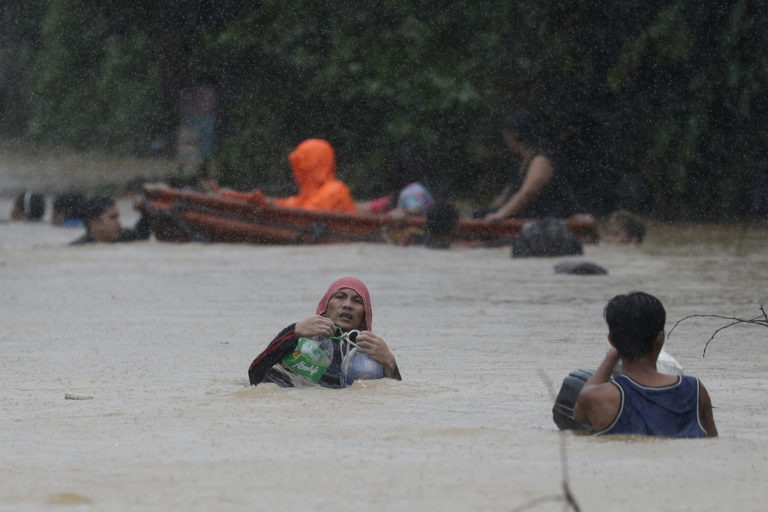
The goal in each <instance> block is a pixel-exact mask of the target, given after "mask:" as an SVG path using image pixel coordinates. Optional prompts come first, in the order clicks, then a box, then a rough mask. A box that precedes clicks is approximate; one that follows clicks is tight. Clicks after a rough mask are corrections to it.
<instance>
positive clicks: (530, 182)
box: [485, 155, 554, 222]
mask: <svg viewBox="0 0 768 512" xmlns="http://www.w3.org/2000/svg"><path fill="white" fill-rule="evenodd" d="M553 175H554V168H553V166H552V161H551V160H550V159H549V158H547V157H546V156H544V155H537V156H536V157H534V159H533V160H532V161H531V163H530V165H529V166H528V171H527V172H526V173H525V179H524V180H523V184H522V185H520V188H519V189H518V190H517V192H515V193H514V194H512V197H510V198H509V199H508V200H507V201H506V202H505V203H504V204H503V205H502V206H501V207H500V208H499V209H498V210H497V211H495V212H494V213H490V214H488V215H487V216H486V217H485V220H486V221H488V222H497V221H500V220H502V219H505V218H507V217H510V216H512V215H516V214H518V213H520V212H521V211H523V209H524V208H525V207H526V206H527V205H528V203H530V202H531V201H533V200H534V199H535V198H536V197H537V196H538V195H539V194H540V193H541V191H542V190H544V187H545V186H546V185H547V183H549V180H551V179H552V176H553Z"/></svg>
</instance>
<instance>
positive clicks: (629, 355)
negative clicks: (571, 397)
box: [573, 292, 717, 438]
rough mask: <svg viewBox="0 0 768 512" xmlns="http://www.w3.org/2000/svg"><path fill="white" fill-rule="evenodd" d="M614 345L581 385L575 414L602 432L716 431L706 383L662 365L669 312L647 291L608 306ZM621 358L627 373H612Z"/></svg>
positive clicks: (692, 433)
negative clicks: (658, 366) (659, 364)
mask: <svg viewBox="0 0 768 512" xmlns="http://www.w3.org/2000/svg"><path fill="white" fill-rule="evenodd" d="M604 315H605V321H606V322H607V323H608V341H609V342H610V344H611V348H610V350H608V353H607V354H606V356H605V359H604V360H603V362H602V363H601V364H600V367H599V368H598V369H597V371H595V373H594V374H593V375H592V376H591V377H590V378H589V380H587V382H586V383H585V384H584V387H583V388H582V389H581V392H580V393H579V396H578V398H577V399H576V406H575V408H574V410H573V415H574V418H575V419H576V421H578V422H580V423H583V424H589V425H592V428H593V430H594V431H595V433H596V434H643V435H652V436H666V437H686V438H688V437H706V436H709V437H715V436H717V427H716V426H715V420H714V417H713V416H712V403H711V402H710V399H709V394H708V393H707V390H706V388H705V387H704V385H703V384H701V382H699V380H698V379H697V378H695V377H689V376H677V375H665V374H662V373H659V372H657V371H656V359H657V358H658V357H659V353H660V352H661V348H662V346H663V345H664V322H665V321H666V312H665V311H664V306H662V304H661V302H659V300H658V299H657V298H656V297H654V296H652V295H649V294H647V293H643V292H632V293H629V294H627V295H617V296H616V297H614V298H613V299H611V300H610V301H609V302H608V304H607V305H606V306H605V311H604ZM619 358H621V363H622V366H623V375H618V376H616V377H613V378H612V377H611V372H612V370H613V368H614V366H615V365H616V363H617V362H618V360H619Z"/></svg>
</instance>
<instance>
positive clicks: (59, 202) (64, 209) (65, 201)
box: [53, 192, 85, 219]
mask: <svg viewBox="0 0 768 512" xmlns="http://www.w3.org/2000/svg"><path fill="white" fill-rule="evenodd" d="M84 204H85V197H84V196H83V194H81V193H80V192H64V193H62V194H59V195H57V196H56V197H55V198H54V200H53V211H54V212H61V214H62V215H63V216H64V219H80V218H82V215H83V207H84Z"/></svg>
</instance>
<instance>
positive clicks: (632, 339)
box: [603, 292, 667, 361]
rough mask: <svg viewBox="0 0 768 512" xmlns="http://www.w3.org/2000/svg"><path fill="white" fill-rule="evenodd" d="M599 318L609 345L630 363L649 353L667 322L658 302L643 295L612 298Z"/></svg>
mask: <svg viewBox="0 0 768 512" xmlns="http://www.w3.org/2000/svg"><path fill="white" fill-rule="evenodd" d="M603 316H604V317H605V321H606V323H607V324H608V334H609V335H610V337H611V340H612V342H613V345H614V346H615V347H616V350H617V351H618V352H619V355H620V356H621V357H623V358H626V359H629V360H630V361H634V360H636V359H640V358H641V357H643V356H644V355H646V354H648V353H650V352H651V351H652V350H653V342H654V341H655V340H656V337H657V336H658V335H659V333H660V332H663V331H664V323H665V322H666V321H667V312H666V311H665V310H664V306H663V305H662V304H661V301H660V300H659V299H657V298H656V297H654V296H653V295H650V294H648V293H645V292H630V293H628V294H626V295H617V296H615V297H614V298H612V299H611V300H609V301H608V304H606V306H605V310H604V311H603Z"/></svg>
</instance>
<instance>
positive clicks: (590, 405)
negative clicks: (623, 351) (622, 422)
mask: <svg viewBox="0 0 768 512" xmlns="http://www.w3.org/2000/svg"><path fill="white" fill-rule="evenodd" d="M618 360H619V353H618V352H617V351H616V349H615V348H613V347H611V348H610V349H609V350H608V352H607V353H606V354H605V359H603V362H602V363H600V366H599V367H598V368H597V370H596V371H595V373H593V374H592V376H591V377H590V378H589V379H588V380H587V382H585V383H584V387H582V388H581V392H579V396H578V397H577V398H576V406H575V407H574V408H573V418H574V419H575V420H576V421H578V422H579V423H583V424H585V425H586V424H588V425H592V427H593V428H595V430H600V428H598V426H603V424H604V422H605V418H602V417H601V416H602V415H601V414H600V412H602V411H601V410H600V409H601V408H600V406H601V405H604V403H605V401H606V400H611V398H612V395H614V394H617V393H618V390H616V389H615V388H613V386H611V385H610V384H608V385H607V386H606V384H607V383H608V381H609V380H610V378H611V372H613V368H614V366H616V363H617V362H618ZM611 419H613V418H609V420H611ZM595 423H597V424H598V425H595Z"/></svg>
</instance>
